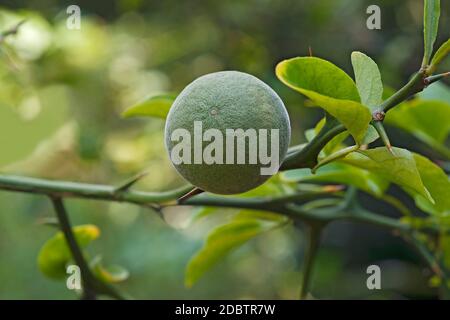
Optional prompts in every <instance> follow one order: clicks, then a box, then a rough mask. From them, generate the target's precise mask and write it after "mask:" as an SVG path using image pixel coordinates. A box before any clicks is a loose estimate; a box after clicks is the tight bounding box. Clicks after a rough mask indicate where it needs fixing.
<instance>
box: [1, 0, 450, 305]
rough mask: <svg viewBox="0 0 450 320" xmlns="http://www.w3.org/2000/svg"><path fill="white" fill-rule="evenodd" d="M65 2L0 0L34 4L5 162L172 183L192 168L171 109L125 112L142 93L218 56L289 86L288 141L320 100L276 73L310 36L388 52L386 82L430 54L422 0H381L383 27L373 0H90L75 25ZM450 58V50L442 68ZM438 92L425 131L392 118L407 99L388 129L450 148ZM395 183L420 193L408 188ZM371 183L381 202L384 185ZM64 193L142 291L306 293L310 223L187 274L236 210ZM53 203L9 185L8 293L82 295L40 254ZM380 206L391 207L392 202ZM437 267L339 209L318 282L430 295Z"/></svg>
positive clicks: (22, 169) (23, 13) (218, 64)
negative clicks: (53, 273) (176, 155)
mask: <svg viewBox="0 0 450 320" xmlns="http://www.w3.org/2000/svg"><path fill="white" fill-rule="evenodd" d="M69 4H72V3H69V2H67V4H66V3H65V2H64V1H51V0H48V1H39V2H35V1H3V2H2V5H3V7H2V9H1V11H0V30H4V29H7V28H9V27H11V26H12V25H13V24H15V23H16V22H17V21H20V20H21V19H23V18H26V19H27V22H26V23H25V24H24V25H23V26H22V27H21V29H20V33H19V34H18V35H17V36H15V37H11V38H9V39H8V40H7V41H6V42H5V43H2V47H1V51H0V54H1V56H0V57H1V59H0V88H1V89H0V146H1V153H0V168H1V171H2V172H7V173H17V174H23V175H31V176H40V177H47V178H59V179H66V180H67V179H69V180H76V181H86V182H97V183H107V184H114V183H117V182H119V181H122V180H123V179H124V178H126V177H129V176H130V175H133V174H135V173H136V172H139V171H141V170H143V169H147V170H148V171H149V172H150V173H151V174H150V175H149V176H148V177H147V178H145V179H143V180H142V181H141V182H139V187H141V188H144V189H146V190H163V189H168V188H171V187H175V186H178V185H181V184H182V181H181V179H180V178H179V177H178V176H177V175H176V173H175V172H174V170H173V169H172V168H171V166H170V164H169V162H168V159H167V156H166V153H165V150H164V147H163V137H162V127H163V121H159V120H151V121H148V120H142V119H133V120H131V119H130V120H126V121H125V120H123V119H121V118H120V113H121V112H122V111H123V110H124V109H125V108H126V107H128V106H130V105H132V104H134V103H136V102H137V101H139V100H141V98H142V97H143V96H146V95H148V94H151V93H158V92H162V91H165V92H179V91H180V90H181V89H182V88H183V87H184V86H185V85H186V84H187V83H189V82H190V81H192V80H193V79H194V78H196V77H198V76H200V75H203V74H205V73H209V72H214V71H218V70H226V69H235V70H240V71H244V72H249V73H252V74H254V75H256V76H258V77H259V78H261V79H263V80H264V81H266V82H267V83H268V84H270V85H271V86H272V87H273V88H274V89H275V90H276V91H277V92H278V93H279V94H280V96H281V97H282V98H283V100H284V101H285V104H286V106H287V107H288V110H289V114H290V117H291V121H292V125H293V143H300V142H303V141H306V137H305V135H304V134H303V132H304V131H305V130H307V129H309V128H311V127H314V125H315V123H316V122H317V121H318V120H319V119H320V118H321V117H322V113H321V112H320V111H319V110H318V109H317V110H316V109H312V108H304V107H303V106H304V101H303V98H302V96H300V95H299V94H297V93H295V92H294V91H292V90H290V89H289V88H287V87H286V86H284V85H283V84H282V83H281V82H280V81H279V80H277V79H276V77H275V73H274V68H275V65H276V64H277V63H278V62H279V61H281V60H283V59H285V58H290V57H292V56H298V55H308V47H309V46H311V48H312V51H313V54H314V55H315V56H318V57H321V58H325V59H327V60H330V61H332V62H333V63H335V64H336V65H339V66H340V67H342V68H343V69H344V70H345V71H347V73H349V74H351V75H352V74H353V72H352V68H351V61H350V53H351V52H352V51H354V50H360V51H362V52H365V53H367V54H368V55H370V56H371V57H372V58H373V59H374V60H375V61H377V62H378V65H379V66H380V69H381V74H382V77H383V82H384V84H385V85H387V86H391V87H394V88H398V87H399V85H400V84H402V83H404V82H406V80H407V77H408V76H409V75H410V74H411V73H412V72H414V71H416V66H417V65H420V63H421V56H422V34H421V28H422V2H421V1H415V0H412V1H407V0H403V1H388V0H385V1H379V5H380V7H381V8H382V30H380V31H370V30H368V29H366V28H365V19H366V17H367V15H366V14H365V9H366V8H367V6H368V5H369V4H371V3H369V1H357V2H356V1H349V0H339V1H331V0H330V1H328V0H321V1H256V0H255V1H245V2H242V1H227V2H225V1H223V2H217V1H203V2H198V3H193V2H187V1H186V2H180V1H148V2H144V1H139V0H133V1H126V0H121V1H95V2H93V1H80V2H79V5H80V7H81V9H82V14H83V20H82V30H81V31H76V30H67V29H66V27H65V19H66V14H65V9H66V7H67V6H68V5H69ZM449 11H450V8H449V3H447V2H446V1H444V2H443V3H442V8H441V22H440V29H441V30H444V32H443V33H441V37H440V38H439V39H438V41H437V43H438V44H440V43H442V42H443V41H444V40H445V39H446V36H447V37H448V32H447V34H446V33H445V30H449V24H450V22H449V14H448V13H449ZM448 69H449V63H448V61H447V62H446V65H444V66H443V70H448ZM424 95H432V98H436V97H438V98H439V99H440V100H441V103H442V104H444V105H445V106H446V107H448V103H449V102H450V99H449V95H450V94H449V93H448V89H447V88H445V87H444V86H434V87H430V90H429V91H428V92H425V93H424ZM421 103H426V102H421ZM435 108H437V109H436V112H433V113H429V114H428V115H423V114H418V115H417V116H416V117H414V119H412V120H409V121H411V122H417V124H416V125H415V127H416V128H417V129H416V130H414V132H413V134H414V136H415V137H411V136H410V135H408V134H406V132H405V131H404V130H401V129H399V128H397V127H398V126H399V125H398V123H401V122H402V121H404V119H405V117H411V114H409V113H408V115H404V114H402V107H399V108H398V109H396V110H395V111H393V116H392V117H390V118H389V119H387V121H388V124H389V123H391V124H392V125H395V124H396V122H397V126H395V127H394V126H392V127H389V130H390V132H391V134H390V138H391V142H392V143H393V145H395V146H398V147H404V148H408V149H409V150H412V151H417V152H420V153H421V154H424V155H426V156H428V157H430V158H431V159H434V160H442V159H444V157H443V156H442V151H439V150H436V148H434V149H433V148H430V147H429V145H430V144H435V145H439V146H443V145H445V142H446V141H447V136H448V130H449V128H448V123H449V122H448V121H445V118H442V117H438V116H436V115H437V114H438V113H439V107H435ZM417 110H418V111H417V112H418V113H420V110H421V109H420V108H417ZM394 112H395V113H394ZM439 120H441V121H442V123H443V125H444V127H445V123H447V127H445V128H444V129H442V132H441V131H438V129H437V128H442V126H441V125H436V131H435V132H431V133H430V131H429V130H428V129H426V128H429V127H430V125H429V123H430V122H432V123H434V121H439ZM403 123H404V122H403ZM400 127H401V124H400ZM409 128H410V127H409ZM409 128H405V129H406V130H408V129H409ZM421 129H423V130H421ZM424 132H425V133H424ZM447 145H448V144H447ZM441 148H442V147H441ZM447 150H448V149H447ZM444 152H445V151H444ZM355 176H357V174H355ZM290 178H291V179H294V178H295V179H298V177H290ZM301 178H302V179H304V178H305V177H303V176H302V177H301ZM355 179H356V178H355ZM368 187H372V188H373V185H371V186H368ZM390 188H391V190H390V191H391V192H392V193H393V194H395V195H396V196H397V197H399V199H401V200H402V201H404V202H405V203H406V204H407V205H408V207H410V208H413V205H412V201H411V200H410V199H409V198H408V197H407V195H406V194H405V193H404V192H403V191H401V190H399V189H398V188H396V187H395V186H394V187H390ZM361 197H363V201H364V202H365V203H367V204H368V205H369V206H370V203H371V201H373V200H372V199H371V198H369V197H368V196H367V195H365V194H362V195H361ZM67 204H68V207H69V209H70V212H71V217H72V220H73V222H74V224H91V223H92V224H95V225H97V226H98V227H99V229H100V230H101V234H100V237H99V240H97V241H95V242H93V243H92V245H91V247H90V249H91V250H92V251H93V252H94V251H95V252H101V253H102V257H103V259H102V260H103V261H105V262H107V263H109V264H120V265H123V266H126V268H127V269H128V270H129V271H130V274H131V277H130V278H129V279H128V280H127V281H125V282H124V283H123V284H121V286H122V287H123V289H124V290H125V291H128V292H132V293H133V296H134V297H137V298H285V299H291V298H296V296H297V291H298V288H299V279H300V271H301V270H300V265H301V262H302V261H301V260H302V258H301V257H302V255H301V253H302V251H303V243H302V241H303V240H302V239H303V237H302V235H301V234H300V233H299V232H298V231H297V230H296V229H294V228H293V227H292V226H288V227H285V228H283V230H280V229H278V230H274V231H271V232H269V233H266V234H265V235H263V236H261V237H258V238H256V239H254V240H252V241H250V242H249V243H247V244H245V245H244V246H243V247H241V248H239V249H238V250H236V251H234V252H232V254H231V255H229V256H228V257H227V258H226V260H225V261H224V262H222V263H220V264H219V265H218V266H217V267H216V268H214V269H213V270H211V271H210V272H209V273H208V274H207V275H206V276H205V277H204V278H202V279H201V280H200V281H199V282H198V283H197V284H196V285H194V286H193V287H192V288H189V289H187V288H185V287H184V285H183V284H184V268H185V266H186V263H187V261H188V260H189V258H190V257H191V256H192V255H193V253H194V252H196V251H197V250H198V249H199V248H200V246H201V244H202V239H203V238H204V237H205V233H206V232H207V231H208V230H210V229H211V228H212V226H216V225H217V224H219V223H222V222H224V221H227V220H228V219H230V212H228V211H227V210H224V212H223V214H221V215H214V216H212V215H211V216H208V217H205V218H204V219H201V220H199V221H198V222H196V223H192V222H191V219H192V214H193V211H194V210H198V209H191V208H187V207H183V208H174V209H166V210H165V211H164V214H163V218H164V220H165V221H166V222H167V223H166V222H164V221H162V220H161V218H160V217H159V216H158V215H157V214H155V213H154V212H152V211H151V210H148V209H140V208H137V207H134V206H131V205H122V204H113V203H102V202H86V201H78V200H70V201H68V203H67ZM377 205H378V206H380V205H379V204H377ZM51 210H52V209H51V206H50V204H49V202H48V200H46V199H45V198H40V197H33V196H28V195H22V194H11V193H4V192H2V193H0V261H1V262H2V263H0V284H1V286H0V298H54V297H59V298H73V297H74V294H73V293H72V292H70V291H68V290H67V289H66V288H65V285H64V283H62V282H54V281H52V280H49V279H46V278H44V277H43V276H42V275H41V274H40V273H39V271H38V268H37V265H38V264H37V262H36V261H37V258H38V257H37V256H38V252H39V249H40V247H41V246H42V245H43V244H44V242H45V241H46V240H47V239H48V238H50V237H52V236H53V234H54V230H53V229H52V228H50V227H47V226H41V225H39V223H40V222H41V221H42V220H43V219H44V218H45V217H48V216H51V215H52V211H51ZM379 211H380V212H382V213H384V214H386V215H392V216H396V215H395V213H393V212H391V211H392V210H391V208H390V207H388V206H386V207H383V206H381V207H379ZM355 239H356V240H357V241H355ZM370 264H378V265H380V266H381V268H382V270H383V282H382V285H383V290H381V291H375V292H373V291H369V290H367V288H366V286H365V283H366V282H365V281H366V277H367V276H366V273H365V270H366V267H367V266H368V265H370ZM299 270H300V271H299ZM427 272H428V271H426V269H425V268H424V263H423V262H422V261H421V260H419V258H417V256H416V254H415V252H414V251H413V249H411V248H410V247H409V246H408V245H407V244H405V243H404V242H403V241H401V240H400V239H398V238H396V237H394V236H392V235H391V234H390V233H387V232H384V231H380V230H379V229H377V228H374V227H367V226H361V225H354V224H349V223H336V224H333V225H332V226H330V227H329V228H328V229H327V230H326V234H325V239H324V245H323V247H322V249H321V251H320V252H319V257H318V262H317V270H316V274H315V281H314V283H313V288H312V292H313V294H314V295H317V296H320V297H322V298H338V297H339V298H434V297H436V294H437V292H436V290H435V289H433V288H431V287H430V286H429V285H428V284H429V283H428V281H429V278H430V274H429V273H428V274H427Z"/></svg>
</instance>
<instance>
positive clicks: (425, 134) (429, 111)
mask: <svg viewBox="0 0 450 320" xmlns="http://www.w3.org/2000/svg"><path fill="white" fill-rule="evenodd" d="M385 121H386V123H387V124H390V125H394V126H396V127H399V128H401V129H403V130H405V131H407V132H409V133H411V134H413V135H414V136H415V137H416V138H418V139H419V140H421V141H423V142H425V143H427V144H428V145H429V146H431V147H432V148H434V149H436V150H437V151H442V153H443V154H446V155H450V151H449V150H448V148H446V147H445V145H444V144H445V141H446V139H447V137H448V135H449V133H450V104H449V103H445V102H441V101H431V100H430V101H424V100H419V99H415V100H412V101H410V102H408V103H403V104H401V105H399V106H397V107H396V108H394V109H392V110H391V111H390V112H389V113H388V114H387V115H386V119H385ZM445 150H447V151H445Z"/></svg>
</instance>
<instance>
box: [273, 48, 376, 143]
mask: <svg viewBox="0 0 450 320" xmlns="http://www.w3.org/2000/svg"><path fill="white" fill-rule="evenodd" d="M276 74H277V77H278V78H279V79H280V80H281V81H282V82H283V83H284V84H286V85H287V86H289V87H291V88H292V89H294V90H296V91H298V92H300V93H302V94H304V95H305V96H307V97H308V98H309V99H311V100H312V101H313V102H314V103H315V104H316V105H318V106H320V107H322V108H323V109H325V110H326V111H327V112H328V113H329V114H330V115H332V116H333V117H335V118H336V119H337V120H339V122H341V123H342V124H343V125H344V126H345V127H346V128H347V130H348V131H349V133H350V134H351V135H352V136H353V137H354V139H355V141H356V142H357V143H360V142H361V141H362V139H363V138H364V135H365V133H366V130H367V127H368V126H369V122H370V121H371V119H372V115H371V113H370V111H369V109H368V108H367V107H365V106H363V105H362V104H361V103H359V100H360V99H359V95H358V90H357V89H356V86H355V83H354V82H353V80H352V79H351V78H350V77H349V76H348V75H347V74H346V73H345V72H344V71H342V70H341V69H339V68H338V67H336V66H335V65H333V64H332V63H330V62H328V61H326V60H322V59H319V58H313V57H299V58H293V59H290V60H285V61H282V62H280V63H279V64H278V65H277V67H276Z"/></svg>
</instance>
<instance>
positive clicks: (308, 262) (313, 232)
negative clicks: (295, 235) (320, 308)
mask: <svg viewBox="0 0 450 320" xmlns="http://www.w3.org/2000/svg"><path fill="white" fill-rule="evenodd" d="M322 228H323V225H309V226H308V229H307V234H306V235H307V236H306V239H307V242H306V245H307V247H306V250H305V256H304V260H303V262H304V264H303V265H304V267H303V272H302V286H301V289H300V300H304V299H305V298H306V295H307V294H308V290H309V284H310V282H311V278H312V274H313V268H314V261H315V260H316V256H317V250H318V248H319V244H320V237H321V234H322Z"/></svg>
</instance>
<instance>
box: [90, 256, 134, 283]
mask: <svg viewBox="0 0 450 320" xmlns="http://www.w3.org/2000/svg"><path fill="white" fill-rule="evenodd" d="M101 260H102V259H101V257H96V258H95V259H94V260H93V261H92V262H91V264H90V265H91V268H92V272H93V273H94V275H95V276H96V277H97V278H98V279H99V280H101V281H103V282H105V283H117V282H122V281H125V280H126V279H128V277H129V276H130V273H129V272H128V270H127V269H125V268H123V267H121V266H118V265H113V266H108V267H105V266H103V265H102V263H101Z"/></svg>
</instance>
